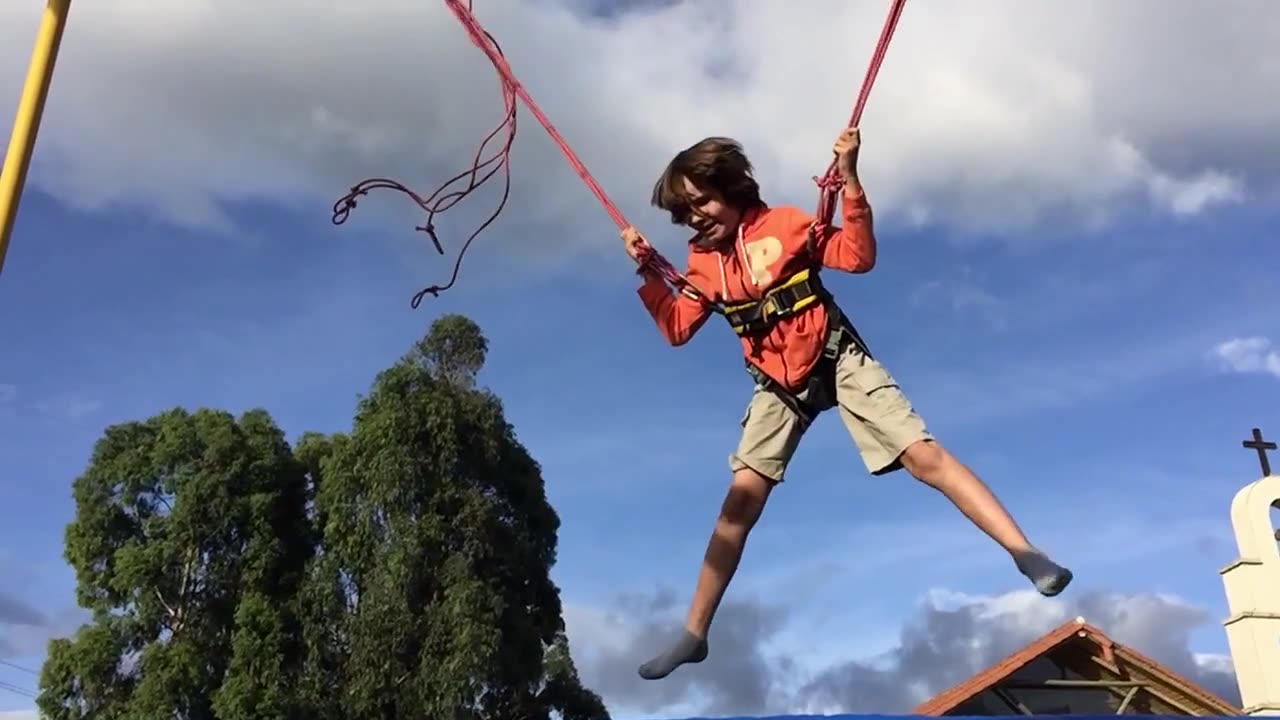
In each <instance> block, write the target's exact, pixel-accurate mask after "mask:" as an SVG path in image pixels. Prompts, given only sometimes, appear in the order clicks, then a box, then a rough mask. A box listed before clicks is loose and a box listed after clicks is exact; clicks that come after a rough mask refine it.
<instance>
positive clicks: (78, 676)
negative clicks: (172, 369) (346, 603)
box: [38, 409, 313, 720]
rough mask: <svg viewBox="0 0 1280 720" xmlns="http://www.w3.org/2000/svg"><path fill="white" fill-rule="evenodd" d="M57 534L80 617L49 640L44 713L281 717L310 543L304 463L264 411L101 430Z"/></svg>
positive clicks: (294, 659)
mask: <svg viewBox="0 0 1280 720" xmlns="http://www.w3.org/2000/svg"><path fill="white" fill-rule="evenodd" d="M73 492H74V498H75V505H76V515H75V519H74V520H73V521H72V522H71V523H70V525H69V526H68V527H67V530H66V551H65V555H66V558H67V560H68V562H69V563H70V564H71V566H72V568H74V570H75V573H76V578H77V588H76V595H77V599H78V600H79V602H80V604H81V605H82V606H83V607H85V608H87V609H89V610H90V611H91V612H92V622H91V623H90V624H88V625H86V626H84V627H82V628H81V629H80V630H79V631H78V632H77V633H76V634H75V636H74V637H72V638H70V639H59V640H55V641H53V642H51V643H50V645H49V653H48V660H47V662H46V664H45V666H44V668H43V671H42V673H41V677H40V696H39V699H38V704H39V707H40V710H41V711H42V713H43V715H44V716H46V717H48V718H51V719H52V720H71V719H73V718H86V719H87V718H94V720H115V719H120V720H125V719H128V720H155V719H157V718H184V719H188V720H203V719H206V718H215V717H217V718H220V719H221V720H248V719H249V718H254V719H255V720H257V719H270V720H284V719H286V718H301V717H303V716H304V714H302V713H300V712H299V711H300V708H299V706H298V703H297V702H296V700H295V699H294V695H295V693H294V691H293V687H294V684H295V678H296V676H297V674H298V673H299V669H300V668H301V666H302V657H301V652H302V649H303V648H302V644H301V643H300V642H299V640H298V638H299V636H300V633H299V626H298V619H297V617H296V613H295V612H294V607H295V599H296V595H297V591H298V587H299V585H300V584H301V582H302V580H303V578H304V577H305V574H304V571H305V569H306V566H307V562H308V559H309V558H310V556H311V554H312V549H313V545H312V538H311V536H310V533H309V531H308V527H307V517H306V513H305V504H306V474H305V472H304V468H303V466H302V465H301V464H300V463H299V462H298V461H296V460H295V459H294V457H293V453H292V451H291V450H290V448H289V446H288V444H287V443H286V442H285V440H284V437H283V434H282V433H281V432H280V430H279V429H278V428H277V427H276V426H275V424H274V423H273V422H272V420H271V418H270V417H269V416H268V415H267V413H265V412H263V411H260V410H259V411H252V412H248V413H246V414H244V415H243V416H242V417H241V418H240V419H239V420H238V421H237V420H236V419H235V418H233V417H232V416H231V415H230V414H228V413H225V412H218V411H213V410H203V409H202V410H199V411H197V412H194V413H188V412H186V411H183V410H173V411H170V412H166V413H163V414H160V415H157V416H155V417H152V418H150V419H148V420H146V421H143V422H131V423H125V424H122V425H115V426H112V427H108V428H107V429H106V431H105V432H104V435H103V437H102V438H101V439H100V440H99V441H98V442H97V444H96V445H95V447H94V451H93V455H92V458H91V460H90V463H89V467H88V469H87V470H86V471H85V473H84V474H83V475H81V476H80V477H79V478H77V479H76V480H75V483H74V490H73Z"/></svg>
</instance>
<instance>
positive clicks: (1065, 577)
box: [1014, 548, 1074, 597]
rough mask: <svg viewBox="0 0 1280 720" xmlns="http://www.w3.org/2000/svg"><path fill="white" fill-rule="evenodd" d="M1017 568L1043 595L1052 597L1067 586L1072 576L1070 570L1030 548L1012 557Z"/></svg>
mask: <svg viewBox="0 0 1280 720" xmlns="http://www.w3.org/2000/svg"><path fill="white" fill-rule="evenodd" d="M1014 562H1015V563H1017V565H1018V570H1019V571H1021V572H1022V574H1023V575H1026V576H1027V579H1028V580H1030V581H1031V582H1032V583H1034V584H1035V586H1036V590H1039V591H1040V594H1041V595H1044V596H1045V597H1053V596H1054V595H1057V594H1058V593H1060V592H1062V591H1063V590H1065V589H1066V588H1067V585H1069V584H1070V583H1071V578H1072V577H1074V576H1073V575H1072V574H1071V571H1070V570H1068V569H1066V568H1064V567H1062V566H1061V565H1059V564H1057V563H1055V562H1054V561H1052V560H1050V559H1049V557H1048V556H1047V555H1045V554H1044V553H1042V552H1040V551H1039V550H1036V549H1035V548H1032V549H1031V550H1029V551H1027V552H1024V553H1019V554H1018V555H1016V556H1015V557H1014Z"/></svg>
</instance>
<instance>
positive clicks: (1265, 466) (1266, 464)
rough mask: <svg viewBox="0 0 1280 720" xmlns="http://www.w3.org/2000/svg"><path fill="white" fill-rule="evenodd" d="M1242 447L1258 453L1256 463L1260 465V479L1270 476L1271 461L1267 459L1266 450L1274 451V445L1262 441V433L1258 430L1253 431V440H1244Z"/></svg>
mask: <svg viewBox="0 0 1280 720" xmlns="http://www.w3.org/2000/svg"><path fill="white" fill-rule="evenodd" d="M1241 444H1242V445H1244V447H1245V448H1246V449H1248V450H1257V451H1258V462H1260V463H1262V477H1270V476H1271V460H1270V459H1269V458H1268V457H1267V451H1268V450H1275V449H1276V444H1275V443H1274V442H1268V441H1266V440H1263V439H1262V431H1261V430H1259V429H1258V428H1254V429H1253V439H1252V440H1245V441H1244V442H1243V443H1241Z"/></svg>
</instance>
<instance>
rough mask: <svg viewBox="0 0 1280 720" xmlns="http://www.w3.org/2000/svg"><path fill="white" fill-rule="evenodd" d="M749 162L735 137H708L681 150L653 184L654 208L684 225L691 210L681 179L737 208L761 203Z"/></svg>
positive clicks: (740, 208) (758, 188) (743, 208)
mask: <svg viewBox="0 0 1280 720" xmlns="http://www.w3.org/2000/svg"><path fill="white" fill-rule="evenodd" d="M751 171H752V168H751V161H750V160H748V159H747V155H746V153H744V152H743V151H742V145H741V143H739V142H738V141H737V140H734V139H732V138H727V137H709V138H706V139H704V140H700V141H699V142H697V143H695V144H693V145H691V146H689V147H688V148H686V149H684V150H681V151H680V152H679V153H678V154H677V155H676V156H675V157H674V158H673V159H672V160H671V162H670V163H668V164H667V168H666V169H665V170H663V171H662V176H661V177H659V178H658V182H656V183H654V186H653V199H652V200H651V202H652V203H653V205H654V207H657V208H661V209H662V210H666V211H667V212H669V213H671V222H673V223H676V224H678V225H680V224H684V223H685V222H686V221H688V219H689V215H690V213H691V212H692V209H691V208H690V202H689V195H688V193H687V192H685V188H684V178H688V179H689V180H690V181H691V182H693V183H694V184H696V185H701V186H705V187H707V188H711V189H714V190H716V191H717V192H719V193H720V194H721V195H723V196H724V200H725V202H727V203H729V204H730V205H733V206H734V207H736V208H737V209H738V210H747V209H749V208H751V207H755V206H757V205H763V204H764V202H763V201H762V200H761V199H760V186H759V185H758V184H756V180H755V178H754V177H752V176H751Z"/></svg>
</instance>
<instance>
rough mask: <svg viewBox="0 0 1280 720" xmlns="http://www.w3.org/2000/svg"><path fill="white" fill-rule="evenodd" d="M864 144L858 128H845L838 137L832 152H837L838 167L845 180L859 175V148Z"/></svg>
mask: <svg viewBox="0 0 1280 720" xmlns="http://www.w3.org/2000/svg"><path fill="white" fill-rule="evenodd" d="M861 146H862V136H861V133H859V132H858V128H845V129H844V130H841V131H840V135H839V137H837V138H836V144H835V147H833V148H832V152H834V153H835V154H836V168H837V169H838V170H839V171H840V175H841V176H842V177H843V178H844V179H845V180H850V179H853V178H856V177H857V176H858V148H859V147H861Z"/></svg>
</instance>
